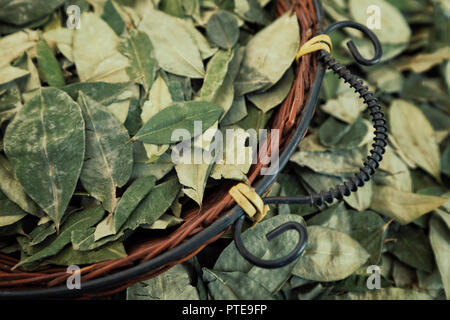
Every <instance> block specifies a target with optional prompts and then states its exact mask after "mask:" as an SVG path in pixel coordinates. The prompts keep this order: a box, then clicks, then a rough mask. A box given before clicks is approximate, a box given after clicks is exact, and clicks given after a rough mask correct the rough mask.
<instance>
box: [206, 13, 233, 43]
mask: <svg viewBox="0 0 450 320" xmlns="http://www.w3.org/2000/svg"><path fill="white" fill-rule="evenodd" d="M206 32H207V34H208V37H209V38H210V39H211V40H212V41H213V42H214V43H215V44H216V45H218V46H219V47H220V48H222V49H231V48H232V47H234V45H235V44H236V43H237V41H238V39H239V26H238V22H237V20H236V18H235V17H234V16H233V15H232V14H231V13H229V12H227V11H224V10H219V11H218V12H217V13H215V14H214V15H213V16H212V17H211V18H210V19H209V20H208V23H207V24H206Z"/></svg>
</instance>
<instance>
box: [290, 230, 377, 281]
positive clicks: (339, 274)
mask: <svg viewBox="0 0 450 320" xmlns="http://www.w3.org/2000/svg"><path fill="white" fill-rule="evenodd" d="M368 258H369V254H368V253H367V251H366V250H365V249H364V248H363V247H362V246H361V245H360V244H359V243H358V242H357V241H356V240H354V239H352V238H351V237H349V236H348V235H346V234H345V233H342V232H338V231H334V230H332V229H328V228H324V227H319V226H312V227H309V228H308V245H307V247H306V249H305V252H304V253H303V255H302V256H301V257H300V258H299V260H298V261H297V263H296V265H295V267H294V269H293V270H292V273H293V274H294V275H296V276H298V277H301V278H305V279H309V280H314V281H323V282H327V281H336V280H342V279H345V278H347V277H348V276H350V275H351V274H352V273H354V272H355V271H356V270H357V269H359V268H360V267H361V266H362V265H363V264H364V263H365V262H366V261H367V259H368Z"/></svg>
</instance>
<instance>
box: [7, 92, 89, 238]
mask: <svg viewBox="0 0 450 320" xmlns="http://www.w3.org/2000/svg"><path fill="white" fill-rule="evenodd" d="M4 143H5V152H6V155H7V156H8V158H9V159H10V160H11V163H12V165H13V168H14V173H15V175H16V176H17V178H18V179H19V182H20V184H21V185H22V186H23V188H24V190H25V192H26V193H27V194H28V195H29V196H30V197H31V198H32V199H33V200H34V201H35V202H36V203H37V204H38V205H39V206H40V207H41V208H42V209H43V210H44V211H45V212H46V213H47V214H48V215H49V216H50V218H51V219H52V220H53V221H54V222H55V224H56V227H57V229H59V224H60V221H61V219H62V217H63V215H64V212H65V210H66V208H67V205H68V204H69V201H70V198H71V197H72V194H73V192H74V190H75V187H76V183H77V180H78V177H79V175H80V172H81V167H82V165H83V159H84V148H85V134H84V121H83V116H82V114H81V110H80V107H79V106H78V104H76V103H75V102H73V101H72V99H71V98H70V97H69V96H68V95H67V94H66V93H64V92H63V91H61V90H58V89H55V88H43V89H41V90H40V91H39V92H38V94H36V95H35V96H34V97H33V98H32V99H31V100H30V101H28V102H27V103H26V104H25V106H24V107H23V109H21V110H20V111H19V113H18V114H17V115H16V117H15V119H14V121H13V122H11V123H10V124H9V126H8V128H7V130H6V134H5V142H4Z"/></svg>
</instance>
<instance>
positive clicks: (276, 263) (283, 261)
mask: <svg viewBox="0 0 450 320" xmlns="http://www.w3.org/2000/svg"><path fill="white" fill-rule="evenodd" d="M244 220H245V215H242V216H241V217H240V218H239V219H238V220H236V222H235V223H234V225H233V238H234V243H235V244H236V248H237V249H238V251H239V253H240V254H241V255H242V257H244V258H245V259H246V260H247V261H249V262H250V263H252V264H254V265H255V266H258V267H261V268H266V269H275V268H281V267H284V266H286V265H288V264H289V263H291V262H293V261H295V260H296V259H297V258H298V257H299V256H300V255H301V254H302V252H303V251H304V250H305V248H306V244H307V242H308V235H307V233H306V228H305V227H304V226H303V225H301V224H300V223H298V222H287V223H285V224H282V225H281V226H279V227H277V228H275V229H274V230H272V231H271V232H269V233H268V234H267V235H266V238H267V240H269V241H271V240H273V239H275V238H276V237H278V236H280V235H281V234H283V233H285V232H286V231H288V230H296V231H297V232H298V233H299V235H300V239H299V241H298V243H297V245H296V246H295V248H294V250H292V251H291V252H290V253H289V254H288V255H286V256H285V257H281V258H278V259H274V260H262V259H260V258H258V257H255V256H254V255H253V254H251V253H250V252H249V251H248V250H247V249H246V248H245V246H244V243H243V241H242V238H241V234H242V223H243V222H244Z"/></svg>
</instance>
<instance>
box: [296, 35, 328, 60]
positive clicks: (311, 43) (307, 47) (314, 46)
mask: <svg viewBox="0 0 450 320" xmlns="http://www.w3.org/2000/svg"><path fill="white" fill-rule="evenodd" d="M332 49H333V43H332V42H331V38H330V36H328V35H326V34H321V35H319V36H316V37H314V38H312V39H310V40H308V41H307V42H305V44H303V45H302V47H301V48H300V50H299V51H298V53H297V57H296V58H295V59H296V60H297V63H298V61H299V60H300V58H301V57H303V56H304V55H305V54H308V53H311V52H315V51H319V50H325V51H327V52H328V53H331V50H332Z"/></svg>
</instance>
